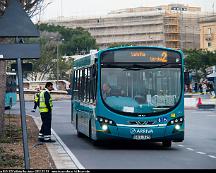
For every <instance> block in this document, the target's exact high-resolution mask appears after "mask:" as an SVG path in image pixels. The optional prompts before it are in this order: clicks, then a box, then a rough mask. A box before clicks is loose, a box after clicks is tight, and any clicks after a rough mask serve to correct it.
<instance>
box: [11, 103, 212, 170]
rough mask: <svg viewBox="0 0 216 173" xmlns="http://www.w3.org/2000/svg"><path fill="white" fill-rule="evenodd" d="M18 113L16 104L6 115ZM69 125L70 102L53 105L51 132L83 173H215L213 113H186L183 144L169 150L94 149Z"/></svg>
mask: <svg viewBox="0 0 216 173" xmlns="http://www.w3.org/2000/svg"><path fill="white" fill-rule="evenodd" d="M25 106H26V113H27V114H31V115H34V116H39V113H38V111H37V112H35V113H31V112H30V110H31V108H32V107H33V103H31V102H26V103H25ZM7 112H9V111H7ZM18 112H19V104H17V105H16V106H15V107H14V108H13V109H12V110H11V111H10V113H18ZM70 122H71V120H70V101H69V100H65V101H56V102H54V112H53V121H52V128H53V130H54V131H55V132H56V133H57V134H58V135H59V137H60V138H61V139H62V141H63V142H64V143H65V145H66V146H67V147H68V148H69V149H70V150H71V152H72V153H73V154H74V155H75V156H76V158H77V159H78V160H79V162H80V163H81V164H82V165H83V166H84V167H85V168H86V169H216V129H215V128H216V111H200V110H186V111H185V140H184V141H183V142H181V143H173V145H172V148H170V149H164V148H163V147H162V145H161V143H148V144H141V143H131V142H118V143H112V144H108V145H104V146H94V145H93V144H92V143H91V141H90V140H89V139H87V138H78V137H77V136H76V131H75V128H74V127H73V125H72V124H71V123H70Z"/></svg>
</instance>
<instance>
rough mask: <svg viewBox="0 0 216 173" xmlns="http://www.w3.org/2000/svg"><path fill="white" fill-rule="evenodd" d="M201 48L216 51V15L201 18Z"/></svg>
mask: <svg viewBox="0 0 216 173" xmlns="http://www.w3.org/2000/svg"><path fill="white" fill-rule="evenodd" d="M200 48H201V49H208V50H210V51H214V50H216V15H212V16H208V17H202V18H200Z"/></svg>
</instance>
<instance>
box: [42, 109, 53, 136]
mask: <svg viewBox="0 0 216 173" xmlns="http://www.w3.org/2000/svg"><path fill="white" fill-rule="evenodd" d="M40 114H41V120H42V126H41V129H40V132H39V133H40V134H43V135H44V136H47V135H51V121H52V113H51V112H41V113H40Z"/></svg>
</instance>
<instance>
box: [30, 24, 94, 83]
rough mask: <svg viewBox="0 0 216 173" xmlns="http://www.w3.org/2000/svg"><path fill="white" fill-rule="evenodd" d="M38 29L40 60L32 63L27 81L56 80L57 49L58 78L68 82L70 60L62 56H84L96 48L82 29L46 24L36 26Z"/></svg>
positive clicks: (92, 39)
mask: <svg viewBox="0 0 216 173" xmlns="http://www.w3.org/2000/svg"><path fill="white" fill-rule="evenodd" d="M38 28H39V29H40V31H41V39H40V43H41V58H40V59H39V60H37V61H32V63H33V72H31V73H29V77H30V78H29V80H46V79H57V73H56V71H57V65H56V64H57V47H58V55H59V56H58V67H59V78H60V79H64V80H70V73H69V71H70V70H71V68H72V60H70V59H69V60H66V59H63V58H62V55H74V54H76V53H78V54H84V53H87V52H89V50H90V49H95V48H97V46H96V41H95V39H94V38H92V37H91V35H90V34H89V32H87V31H85V30H84V29H83V28H76V29H71V28H65V27H62V26H54V25H47V24H41V25H38ZM47 74H49V75H47Z"/></svg>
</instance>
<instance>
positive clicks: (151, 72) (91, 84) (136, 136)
mask: <svg viewBox="0 0 216 173" xmlns="http://www.w3.org/2000/svg"><path fill="white" fill-rule="evenodd" d="M183 75H184V69H183V53H182V52H181V51H178V50H173V49H169V48H162V47H144V46H127V47H116V48H109V49H105V50H100V51H98V52H96V53H93V54H88V55H85V56H83V57H81V58H78V59H76V60H75V61H74V64H73V80H72V102H71V103H72V106H71V108H72V122H74V124H75V127H76V130H77V135H78V136H83V135H85V136H87V137H89V138H91V139H92V140H93V142H94V143H98V142H99V141H106V140H114V139H118V140H142V141H155V142H162V145H163V146H164V147H171V145H172V142H182V141H183V140H184V78H183Z"/></svg>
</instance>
